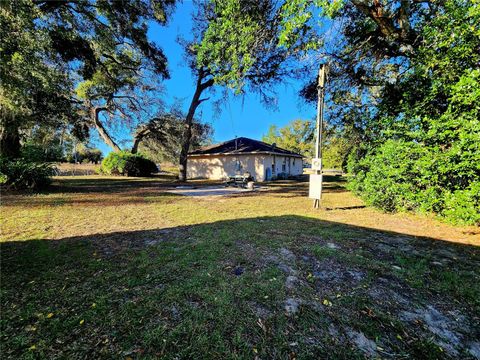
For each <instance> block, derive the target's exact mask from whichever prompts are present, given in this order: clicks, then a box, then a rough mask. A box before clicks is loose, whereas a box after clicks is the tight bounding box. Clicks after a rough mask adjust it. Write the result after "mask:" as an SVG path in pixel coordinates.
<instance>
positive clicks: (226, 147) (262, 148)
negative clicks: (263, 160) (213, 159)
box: [188, 137, 302, 157]
mask: <svg viewBox="0 0 480 360" xmlns="http://www.w3.org/2000/svg"><path fill="white" fill-rule="evenodd" d="M248 153H273V154H277V155H290V156H296V157H302V155H300V154H296V153H294V152H291V151H289V150H285V149H282V148H279V147H277V146H273V145H270V144H267V143H264V142H263V141H258V140H253V139H249V138H246V137H239V138H236V139H232V140H228V141H225V142H223V143H220V144H215V145H210V146H204V147H201V148H199V149H197V150H193V151H191V152H189V153H188V155H222V154H231V155H235V154H248Z"/></svg>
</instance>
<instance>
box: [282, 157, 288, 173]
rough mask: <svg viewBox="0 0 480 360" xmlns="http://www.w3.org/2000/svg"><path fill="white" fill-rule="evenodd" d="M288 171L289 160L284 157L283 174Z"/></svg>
mask: <svg viewBox="0 0 480 360" xmlns="http://www.w3.org/2000/svg"><path fill="white" fill-rule="evenodd" d="M286 171H287V158H286V157H284V158H283V162H282V172H286Z"/></svg>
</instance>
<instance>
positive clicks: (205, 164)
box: [187, 137, 303, 182]
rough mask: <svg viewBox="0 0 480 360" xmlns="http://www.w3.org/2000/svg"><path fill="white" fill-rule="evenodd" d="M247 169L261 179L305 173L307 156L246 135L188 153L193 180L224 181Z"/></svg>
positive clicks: (243, 172)
mask: <svg viewBox="0 0 480 360" xmlns="http://www.w3.org/2000/svg"><path fill="white" fill-rule="evenodd" d="M247 172H248V173H250V175H251V176H252V177H253V178H254V179H255V181H258V182H262V181H268V180H271V179H272V178H275V177H278V176H282V175H283V176H295V175H301V174H302V173H303V157H302V155H300V154H296V153H294V152H291V151H288V150H285V149H281V148H279V147H277V146H275V144H271V145H270V144H267V143H264V142H262V141H257V140H253V139H249V138H245V137H239V138H236V139H233V140H229V141H225V142H223V143H220V144H215V145H210V146H205V147H202V148H199V149H197V150H194V151H191V152H190V153H189V154H188V161H187V178H189V179H196V178H203V179H212V180H220V179H225V178H227V177H229V176H234V175H244V174H245V173H247Z"/></svg>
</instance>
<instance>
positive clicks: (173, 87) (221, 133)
mask: <svg viewBox="0 0 480 360" xmlns="http://www.w3.org/2000/svg"><path fill="white" fill-rule="evenodd" d="M193 9H194V7H193V3H192V2H191V1H184V2H183V3H178V4H177V7H176V10H175V12H174V13H173V16H172V17H171V18H170V21H169V23H168V24H167V26H165V27H162V26H158V25H156V24H155V25H154V26H152V27H151V29H150V31H149V37H150V39H151V40H152V41H154V42H156V43H157V44H158V45H159V46H160V47H161V48H162V49H163V51H164V52H165V54H166V56H167V59H168V68H169V71H170V79H169V80H166V81H164V83H163V85H164V86H165V93H164V95H163V98H164V101H165V102H166V104H167V105H171V104H172V103H173V102H174V101H175V99H181V100H182V105H183V110H184V111H185V112H186V110H187V108H188V106H189V104H190V99H191V96H192V94H193V91H194V81H195V80H194V79H193V77H192V74H191V72H190V68H189V67H188V66H187V64H186V63H185V61H184V58H183V54H184V53H183V49H182V47H181V46H180V45H179V44H178V43H177V38H178V37H179V36H181V37H183V38H185V39H189V34H190V33H191V29H192V23H191V13H192V11H193ZM302 85H303V81H293V80H291V81H289V82H288V83H284V84H278V85H277V86H276V93H277V94H278V98H277V104H278V106H277V109H269V108H265V106H264V105H263V104H261V102H260V99H259V97H258V96H257V95H256V94H253V93H250V94H248V93H247V94H246V95H244V96H241V97H238V96H237V97H235V96H233V94H232V95H231V96H230V97H229V99H228V101H227V102H226V103H225V104H224V105H222V106H221V109H220V110H221V111H220V113H218V112H216V111H215V109H214V106H213V102H212V101H210V100H209V101H206V102H204V103H203V104H202V105H200V107H199V108H198V110H197V117H199V118H201V120H202V121H204V122H209V123H211V124H212V126H213V128H214V136H213V137H214V141H215V142H220V141H224V140H229V139H232V138H234V137H235V136H245V137H249V138H253V139H259V140H260V139H261V137H262V135H263V134H265V133H266V132H267V130H268V128H269V127H270V125H272V124H275V125H278V126H283V125H285V124H287V123H288V122H289V121H291V120H294V119H312V118H313V117H314V116H315V108H314V106H312V105H309V104H305V103H303V102H302V100H301V99H300V97H299V95H298V91H299V89H300V88H301V87H302ZM221 90H222V89H218V90H217V93H220V91H221ZM200 115H201V116H200ZM92 135H94V136H93V141H94V143H95V145H96V146H98V147H100V148H101V149H102V151H104V152H105V153H108V152H109V151H111V149H110V148H109V147H108V146H107V145H105V144H104V143H103V142H102V141H101V140H99V139H98V136H97V134H92ZM114 135H115V137H116V138H117V139H119V140H120V141H121V142H122V140H123V142H122V144H124V146H129V145H130V143H129V141H128V140H130V138H131V136H130V132H129V131H128V130H125V131H120V132H117V133H114Z"/></svg>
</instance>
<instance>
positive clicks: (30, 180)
mask: <svg viewBox="0 0 480 360" xmlns="http://www.w3.org/2000/svg"><path fill="white" fill-rule="evenodd" d="M55 171H56V169H55V166H53V164H49V163H36V162H32V161H29V160H25V159H16V160H10V159H5V158H0V184H1V185H3V186H5V187H7V188H11V189H15V190H20V189H32V190H38V189H41V188H43V187H45V186H47V185H48V184H50V182H51V179H50V177H51V176H53V175H55Z"/></svg>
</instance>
